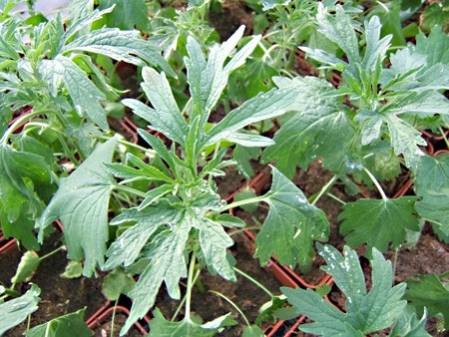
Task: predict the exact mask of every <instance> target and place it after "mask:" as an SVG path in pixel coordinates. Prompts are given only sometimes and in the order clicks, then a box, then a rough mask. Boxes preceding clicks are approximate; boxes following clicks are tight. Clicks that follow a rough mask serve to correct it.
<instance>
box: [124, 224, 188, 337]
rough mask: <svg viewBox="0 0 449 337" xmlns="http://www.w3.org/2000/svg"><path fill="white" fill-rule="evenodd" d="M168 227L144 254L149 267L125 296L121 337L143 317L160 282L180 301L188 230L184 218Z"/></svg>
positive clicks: (171, 295) (185, 268) (184, 275)
mask: <svg viewBox="0 0 449 337" xmlns="http://www.w3.org/2000/svg"><path fill="white" fill-rule="evenodd" d="M171 225H172V227H171V229H168V230H165V231H162V232H160V233H159V234H158V235H157V236H156V237H155V238H154V239H153V242H155V244H154V247H153V249H150V251H149V252H147V255H146V258H149V259H150V263H149V264H148V265H147V266H146V268H145V270H144V271H143V273H142V274H141V275H140V277H139V280H138V281H137V283H136V285H135V286H134V288H133V289H132V290H131V291H130V292H129V294H128V296H129V297H130V298H131V299H132V301H133V303H132V306H131V313H130V315H129V318H128V319H127V321H126V324H125V325H124V326H123V328H122V330H121V332H120V334H121V335H124V334H126V332H127V331H128V330H129V329H130V328H131V326H132V325H133V324H134V323H135V322H136V321H137V320H138V319H140V318H142V317H143V316H144V315H146V313H147V312H148V310H149V309H150V308H151V307H152V306H153V304H154V302H155V299H156V295H157V293H158V291H159V288H160V287H161V286H162V283H163V282H165V286H166V288H167V291H168V293H169V295H170V297H171V298H173V299H178V300H179V299H180V297H181V293H180V290H179V286H178V283H179V281H180V279H181V278H185V277H186V276H187V267H186V261H185V257H184V251H185V248H186V244H187V240H188V237H189V232H190V228H191V227H190V224H189V223H188V221H186V219H185V218H184V219H182V220H181V221H180V222H177V223H173V224H171ZM156 331H157V330H156Z"/></svg>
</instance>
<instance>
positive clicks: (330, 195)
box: [326, 192, 346, 206]
mask: <svg viewBox="0 0 449 337" xmlns="http://www.w3.org/2000/svg"><path fill="white" fill-rule="evenodd" d="M326 195H327V196H328V197H330V198H332V199H334V200H335V201H336V202H338V203H340V204H342V205H343V206H344V205H346V201H343V200H341V199H340V198H339V197H337V196H336V195H335V194H332V193H331V192H327V193H326Z"/></svg>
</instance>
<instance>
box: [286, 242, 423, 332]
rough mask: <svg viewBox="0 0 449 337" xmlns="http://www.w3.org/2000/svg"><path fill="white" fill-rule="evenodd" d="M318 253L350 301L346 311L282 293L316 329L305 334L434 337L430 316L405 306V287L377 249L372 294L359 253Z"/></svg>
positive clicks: (305, 294) (306, 293)
mask: <svg viewBox="0 0 449 337" xmlns="http://www.w3.org/2000/svg"><path fill="white" fill-rule="evenodd" d="M318 250H319V253H320V255H321V256H322V257H323V258H324V260H325V261H326V266H325V267H323V270H325V271H326V272H327V273H329V274H330V275H331V276H332V277H333V279H334V281H335V283H336V284H337V286H338V287H339V288H340V289H341V291H342V292H343V294H344V295H345V297H346V303H345V311H344V312H342V311H341V310H340V309H338V308H337V307H335V306H334V305H333V304H330V303H328V302H327V301H326V300H324V299H323V298H322V297H321V296H320V295H319V294H318V293H316V292H315V291H313V290H310V289H308V290H303V289H299V288H298V289H290V288H282V291H283V293H284V294H285V295H286V296H287V299H288V301H289V302H290V303H291V304H292V305H293V310H294V312H295V314H296V315H306V316H307V317H308V318H309V319H311V320H312V321H313V323H308V324H303V325H301V326H300V330H301V331H304V332H306V333H310V334H314V335H318V336H323V337H327V336H329V337H331V336H334V337H335V336H341V337H343V336H344V337H364V336H367V335H371V334H373V333H375V332H381V331H382V330H384V329H387V328H390V329H391V330H390V332H389V334H388V336H390V337H393V336H395V337H399V336H400V337H412V336H420V337H430V335H429V334H428V333H427V332H426V331H425V322H426V315H425V314H424V316H423V318H422V319H417V317H416V314H415V313H414V312H413V311H411V310H409V309H408V308H407V307H406V305H407V301H405V300H403V299H402V298H403V296H404V293H405V287H406V285H405V284H404V283H400V284H397V285H395V286H393V269H392V266H391V262H390V261H387V260H385V259H384V257H383V255H382V254H381V253H380V252H379V251H377V250H376V249H373V254H372V255H373V258H372V260H371V269H372V271H371V282H372V285H371V289H370V290H369V291H368V290H367V288H366V285H365V276H364V274H363V271H362V267H361V265H360V263H359V258H358V256H357V253H356V252H355V251H353V250H351V249H349V248H348V247H345V249H344V254H343V255H342V254H341V253H340V252H339V251H338V250H337V249H335V248H334V247H332V246H329V245H326V246H320V247H319V249H318Z"/></svg>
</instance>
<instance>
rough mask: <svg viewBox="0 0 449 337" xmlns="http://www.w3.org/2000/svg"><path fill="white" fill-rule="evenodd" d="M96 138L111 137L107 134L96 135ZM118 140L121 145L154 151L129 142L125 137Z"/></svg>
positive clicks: (144, 150)
mask: <svg viewBox="0 0 449 337" xmlns="http://www.w3.org/2000/svg"><path fill="white" fill-rule="evenodd" d="M97 138H98V139H102V140H109V139H111V138H112V137H108V136H98V137H97ZM118 142H119V143H120V144H123V145H126V146H130V147H133V148H135V149H138V150H141V151H143V152H148V153H154V151H153V150H151V149H147V148H145V147H143V146H140V145H139V144H134V143H132V142H129V141H127V140H125V139H118Z"/></svg>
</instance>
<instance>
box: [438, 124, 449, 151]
mask: <svg viewBox="0 0 449 337" xmlns="http://www.w3.org/2000/svg"><path fill="white" fill-rule="evenodd" d="M438 129H439V130H440V133H441V136H442V137H443V139H444V142H445V143H446V147H447V148H448V149H449V140H448V139H447V137H446V133H445V132H444V130H443V129H442V128H441V126H440V127H439V128H438Z"/></svg>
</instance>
